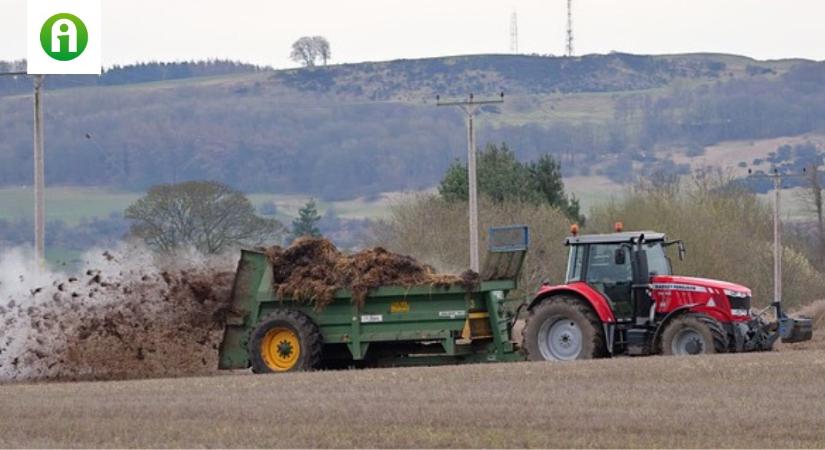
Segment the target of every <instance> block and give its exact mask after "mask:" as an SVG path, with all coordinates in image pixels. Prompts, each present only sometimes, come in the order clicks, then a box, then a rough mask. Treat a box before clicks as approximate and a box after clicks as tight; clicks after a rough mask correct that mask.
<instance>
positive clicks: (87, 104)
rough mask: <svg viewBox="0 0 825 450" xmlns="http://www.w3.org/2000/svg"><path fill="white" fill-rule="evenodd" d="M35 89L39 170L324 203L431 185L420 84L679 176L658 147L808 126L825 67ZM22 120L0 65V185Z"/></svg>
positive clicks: (550, 149)
mask: <svg viewBox="0 0 825 450" xmlns="http://www.w3.org/2000/svg"><path fill="white" fill-rule="evenodd" d="M9 67H10V65H8V64H5V65H2V66H0V70H6V69H8V68H9ZM46 89H47V94H46V99H45V105H46V149H47V150H46V151H47V164H46V171H47V174H46V176H47V179H48V180H49V182H50V183H51V184H53V185H88V186H110V187H115V188H121V189H128V190H143V189H145V188H146V187H148V186H151V185H153V184H156V183H160V182H174V181H183V180H189V179H212V180H217V181H222V182H225V183H228V184H230V185H232V186H234V187H237V188H239V189H242V190H246V191H256V192H280V193H286V192H301V193H308V194H313V195H317V196H320V197H322V198H326V199H342V198H351V197H356V196H363V195H373V194H377V193H379V192H384V191H395V190H409V189H421V188H427V187H431V186H433V185H435V184H436V183H437V182H438V180H439V179H440V178H441V176H442V175H443V173H444V171H445V169H446V168H447V166H448V165H449V164H450V162H451V161H452V160H453V159H455V158H461V157H463V155H464V154H465V152H466V150H465V148H466V147H465V145H466V144H465V131H464V125H463V116H462V115H461V114H460V113H459V112H458V111H456V110H454V109H453V108H436V107H435V96H436V94H440V95H441V96H442V97H460V96H465V95H466V94H467V93H469V92H473V93H475V94H476V95H477V96H484V95H496V94H497V93H498V92H500V91H503V92H505V104H504V105H503V106H501V107H491V108H486V110H485V111H486V114H483V115H482V116H481V119H480V123H479V143H480V144H483V143H484V142H485V141H495V142H499V141H506V142H507V143H508V144H509V146H510V147H511V148H512V149H513V150H514V151H515V152H516V154H517V155H518V156H519V157H520V158H522V159H525V160H527V159H535V158H536V157H537V156H538V155H540V154H544V153H550V154H553V155H555V156H556V157H557V158H558V159H560V160H561V161H562V167H563V170H564V172H565V173H566V174H568V175H570V174H602V175H606V176H608V177H610V178H611V179H613V180H615V181H630V180H632V179H633V177H635V176H638V175H639V174H651V173H654V172H661V173H679V172H685V171H686V170H687V168H686V167H685V165H684V164H678V163H676V162H674V161H673V160H672V159H671V157H670V156H665V155H670V154H672V150H673V149H677V150H679V151H683V152H686V153H687V154H689V155H694V156H697V155H701V154H702V152H703V149H704V147H705V146H708V145H711V144H714V143H717V142H720V141H725V140H731V139H762V138H770V137H779V136H792V135H799V134H802V133H807V132H814V131H818V130H825V63H819V62H812V61H805V60H782V61H756V60H752V59H749V58H745V57H740V56H731V55H718V54H688V55H668V56H642V55H628V54H620V53H612V54H608V55H588V56H583V57H576V58H562V57H546V56H528V55H476V56H456V57H446V58H428V59H416V60H398V61H388V62H376V63H362V64H343V65H334V66H328V67H315V68H307V69H291V70H281V71H273V70H271V69H265V68H260V67H256V66H251V65H246V64H240V63H234V62H223V61H212V62H193V63H175V64H154V63H153V64H141V65H137V66H128V67H116V68H113V69H111V70H109V71H107V72H106V73H105V74H104V75H102V76H100V77H95V76H65V77H60V76H53V77H52V76H50V77H47V79H46ZM31 118H32V112H31V82H30V80H27V79H26V78H25V77H18V78H17V79H14V78H11V77H3V78H0V186H9V185H23V184H30V183H31V170H30V167H31V126H32V124H31V120H32V119H31ZM663 150H669V151H668V152H663ZM748 162H750V161H748Z"/></svg>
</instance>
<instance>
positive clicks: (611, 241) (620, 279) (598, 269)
mask: <svg viewBox="0 0 825 450" xmlns="http://www.w3.org/2000/svg"><path fill="white" fill-rule="evenodd" d="M617 229H618V230H621V228H620V226H619V225H618V224H617ZM575 231H577V230H575V229H574V233H573V235H572V236H570V237H568V238H567V240H566V241H565V245H567V246H568V247H569V249H570V252H569V257H568V262H567V276H566V279H565V283H567V284H570V283H580V282H583V283H586V284H587V285H589V286H590V287H592V288H593V289H595V290H596V291H598V292H599V293H601V294H602V295H603V296H604V297H605V298H607V299H608V301H609V302H610V306H611V309H612V310H613V314H614V316H615V318H616V321H617V322H632V321H634V319H637V318H639V319H642V320H643V319H645V318H648V317H649V312H650V307H651V306H652V303H651V299H650V298H649V297H650V296H649V293H648V284H649V282H650V280H651V279H652V278H653V277H656V276H668V275H672V273H673V269H672V266H671V262H670V259H669V258H668V256H667V254H666V251H665V250H666V247H668V246H671V245H677V246H678V249H679V255H680V257H682V256H683V255H684V253H685V248H684V245H683V244H682V242H681V241H667V240H666V239H665V235H664V234H663V233H657V232H653V231H636V232H621V231H619V232H616V233H611V234H590V235H585V236H579V235H578V233H577V232H575Z"/></svg>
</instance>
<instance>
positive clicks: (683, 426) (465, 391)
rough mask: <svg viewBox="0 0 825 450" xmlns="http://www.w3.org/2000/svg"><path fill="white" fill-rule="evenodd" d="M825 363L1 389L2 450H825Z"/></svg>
mask: <svg viewBox="0 0 825 450" xmlns="http://www.w3.org/2000/svg"><path fill="white" fill-rule="evenodd" d="M823 374H825V350H822V349H821V347H819V348H813V349H812V348H810V347H808V348H806V349H803V350H793V349H791V350H788V349H787V348H786V349H784V351H778V352H771V353H761V354H759V353H753V354H741V355H711V356H703V357H687V358H678V357H648V358H615V359H612V360H599V361H581V362H573V363H564V364H553V363H513V364H481V365H470V366H449V367H423V368H404V369H401V368H398V369H371V370H350V371H330V372H314V373H298V374H285V375H250V374H246V373H241V374H238V373H234V374H230V375H219V376H212V377H199V378H177V379H151V380H134V381H114V382H85V383H34V384H10V385H3V386H0V404H1V405H2V408H0V447H181V446H183V447H260V446H265V447H760V448H765V447H769V448H777V447H825V407H823V405H825V377H823Z"/></svg>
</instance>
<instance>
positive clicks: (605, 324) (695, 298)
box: [523, 226, 812, 360]
mask: <svg viewBox="0 0 825 450" xmlns="http://www.w3.org/2000/svg"><path fill="white" fill-rule="evenodd" d="M565 244H566V245H567V246H568V247H569V249H570V254H569V259H568V265H567V276H566V282H565V284H563V285H559V286H550V285H547V284H545V285H544V286H542V288H541V289H540V290H539V292H538V294H537V295H536V296H535V298H534V299H533V300H532V302H530V303H529V305H528V311H529V314H528V318H527V322H526V324H525V328H524V341H523V345H524V349H525V350H526V353H527V357H528V358H529V359H531V360H573V359H587V358H598V357H604V356H611V355H620V354H626V355H649V354H657V353H662V354H665V355H696V354H702V353H724V352H746V351H758V350H771V349H772V348H773V345H774V342H776V340H777V338H779V337H781V338H782V341H783V342H799V341H805V340H809V339H811V334H812V326H811V321H810V320H809V319H795V318H791V317H788V316H786V315H785V314H784V313H783V311H782V308H781V305H779V304H778V303H774V304H772V305H771V307H773V309H774V311H775V313H776V317H777V321H776V322H770V323H769V322H766V321H765V320H764V319H763V318H762V316H763V315H764V313H765V312H767V310H768V309H770V307H769V308H766V309H765V310H763V311H762V312H760V313H754V312H753V311H751V291H750V289H748V288H747V287H745V286H741V285H738V284H734V283H728V282H725V281H717V280H709V279H705V278H693V277H684V276H677V275H673V273H672V269H671V263H670V260H669V258H668V256H667V254H666V249H667V248H668V247H670V246H675V247H676V249H677V250H678V254H679V258H680V259H682V258H684V255H685V246H684V244H683V243H682V241H668V240H667V239H666V237H665V235H664V234H662V233H656V232H651V231H637V232H621V228H620V227H618V226H617V232H616V233H612V234H593V235H582V236H578V235H577V229H576V228H575V226H574V229H573V235H572V236H571V237H568V238H567V240H566V242H565Z"/></svg>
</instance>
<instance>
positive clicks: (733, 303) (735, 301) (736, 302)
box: [728, 296, 751, 311]
mask: <svg viewBox="0 0 825 450" xmlns="http://www.w3.org/2000/svg"><path fill="white" fill-rule="evenodd" d="M728 302H730V308H731V309H744V310H746V311H750V309H751V298H750V297H731V296H728Z"/></svg>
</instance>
